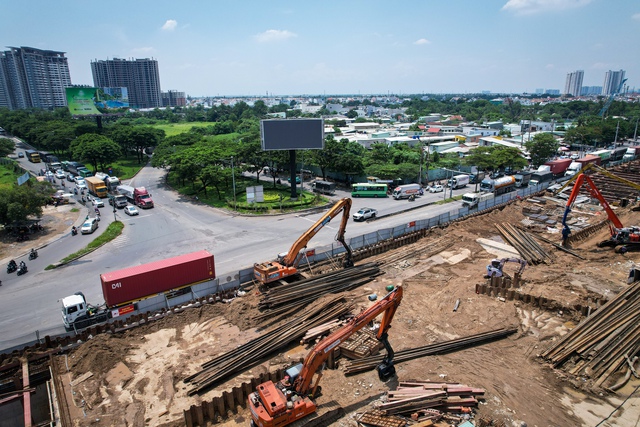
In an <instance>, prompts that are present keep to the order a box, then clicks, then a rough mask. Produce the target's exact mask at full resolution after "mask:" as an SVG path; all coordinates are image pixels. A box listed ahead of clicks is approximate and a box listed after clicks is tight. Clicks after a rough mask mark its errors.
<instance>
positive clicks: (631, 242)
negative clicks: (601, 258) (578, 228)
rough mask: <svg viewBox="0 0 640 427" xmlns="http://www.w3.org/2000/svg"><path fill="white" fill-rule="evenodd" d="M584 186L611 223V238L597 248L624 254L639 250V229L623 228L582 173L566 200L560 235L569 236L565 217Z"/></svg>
mask: <svg viewBox="0 0 640 427" xmlns="http://www.w3.org/2000/svg"><path fill="white" fill-rule="evenodd" d="M584 184H586V185H587V186H588V188H589V193H590V194H591V197H595V198H596V199H598V201H600V204H601V205H602V207H603V208H604V210H605V212H606V213H607V217H608V218H609V221H611V224H609V231H610V232H611V238H609V239H607V240H603V241H602V242H600V243H598V247H601V248H602V247H607V246H609V247H614V248H615V250H616V252H618V253H625V252H627V251H628V250H629V249H630V248H632V247H634V246H635V247H636V248H640V227H625V226H624V225H622V222H621V221H620V219H619V218H618V216H617V215H616V214H615V212H613V209H611V206H609V203H608V202H607V201H606V200H605V198H604V197H603V196H602V193H600V190H598V188H597V187H596V184H595V183H594V182H593V180H592V179H591V178H589V177H588V176H587V175H585V174H584V173H581V174H580V176H578V178H577V179H576V182H575V184H574V186H573V190H571V195H570V196H569V199H568V200H567V205H566V209H565V211H564V215H563V217H562V235H563V236H569V234H570V233H571V230H570V229H569V225H568V224H567V216H568V215H569V213H570V212H571V207H572V206H573V203H574V202H575V200H576V198H577V197H578V194H579V193H580V188H581V187H582V186H583V185H584ZM612 224H613V225H612Z"/></svg>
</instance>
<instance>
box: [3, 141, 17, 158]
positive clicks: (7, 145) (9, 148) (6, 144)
mask: <svg viewBox="0 0 640 427" xmlns="http://www.w3.org/2000/svg"><path fill="white" fill-rule="evenodd" d="M14 149H15V144H14V142H13V140H11V139H9V138H0V157H6V156H8V155H9V154H10V153H12V152H13V150H14Z"/></svg>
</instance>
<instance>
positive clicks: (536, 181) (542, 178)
mask: <svg viewBox="0 0 640 427" xmlns="http://www.w3.org/2000/svg"><path fill="white" fill-rule="evenodd" d="M552 179H553V173H552V172H551V171H550V170H549V171H538V172H536V173H534V174H533V175H531V180H530V181H529V186H531V187H535V186H536V185H540V184H542V183H544V182H549V181H551V180H552Z"/></svg>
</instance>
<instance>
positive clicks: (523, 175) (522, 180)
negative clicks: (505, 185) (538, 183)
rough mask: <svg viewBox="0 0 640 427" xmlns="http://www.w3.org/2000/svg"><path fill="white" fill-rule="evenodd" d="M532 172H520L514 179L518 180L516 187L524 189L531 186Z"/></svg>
mask: <svg viewBox="0 0 640 427" xmlns="http://www.w3.org/2000/svg"><path fill="white" fill-rule="evenodd" d="M531 174H532V173H531V172H518V173H517V174H515V175H514V176H513V177H514V178H515V179H516V187H518V188H524V187H528V186H529V181H530V180H531Z"/></svg>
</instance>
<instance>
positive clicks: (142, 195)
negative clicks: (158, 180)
mask: <svg viewBox="0 0 640 427" xmlns="http://www.w3.org/2000/svg"><path fill="white" fill-rule="evenodd" d="M116 191H117V192H118V194H121V195H123V196H125V197H126V198H127V200H128V201H130V202H131V203H133V204H134V205H136V206H138V207H139V208H142V209H149V208H152V207H153V199H152V198H151V194H149V193H148V192H147V189H146V188H144V187H136V188H134V187H132V186H130V185H119V186H118V187H116Z"/></svg>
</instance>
